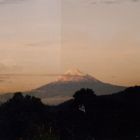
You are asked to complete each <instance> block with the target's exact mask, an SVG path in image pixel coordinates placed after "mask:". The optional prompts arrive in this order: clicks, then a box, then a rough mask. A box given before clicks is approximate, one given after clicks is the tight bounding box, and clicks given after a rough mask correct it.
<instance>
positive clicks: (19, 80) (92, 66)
mask: <svg viewBox="0 0 140 140" xmlns="http://www.w3.org/2000/svg"><path fill="white" fill-rule="evenodd" d="M139 26H140V1H139V0H0V93H2V92H9V91H17V90H30V89H32V88H36V87H39V86H40V85H44V84H47V83H49V82H51V81H53V80H55V79H56V77H57V76H58V75H60V74H63V73H64V72H65V71H67V70H69V69H73V68H78V69H80V70H81V71H83V72H85V73H89V74H91V75H93V76H94V77H96V78H97V79H100V80H102V81H104V82H109V83H113V84H117V85H124V86H133V85H140V74H139V72H140V28H139Z"/></svg>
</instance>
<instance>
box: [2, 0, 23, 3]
mask: <svg viewBox="0 0 140 140" xmlns="http://www.w3.org/2000/svg"><path fill="white" fill-rule="evenodd" d="M21 1H25V0H0V4H11V3H17V2H21Z"/></svg>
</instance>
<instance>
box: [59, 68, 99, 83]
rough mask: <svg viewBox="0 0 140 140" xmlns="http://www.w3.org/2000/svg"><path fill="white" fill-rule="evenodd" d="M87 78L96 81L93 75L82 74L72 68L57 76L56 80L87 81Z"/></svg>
mask: <svg viewBox="0 0 140 140" xmlns="http://www.w3.org/2000/svg"><path fill="white" fill-rule="evenodd" d="M87 80H92V81H93V80H94V81H98V80H97V79H95V78H94V77H92V76H90V75H88V74H84V73H83V72H81V71H80V70H78V69H72V70H68V71H67V72H65V73H64V74H63V75H61V76H60V77H58V79H57V82H79V81H87Z"/></svg>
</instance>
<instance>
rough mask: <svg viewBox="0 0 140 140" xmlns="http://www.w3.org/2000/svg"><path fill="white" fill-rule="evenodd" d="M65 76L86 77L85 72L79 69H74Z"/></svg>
mask: <svg viewBox="0 0 140 140" xmlns="http://www.w3.org/2000/svg"><path fill="white" fill-rule="evenodd" d="M64 75H70V76H84V75H85V74H84V73H83V72H81V71H80V70H79V69H72V70H68V71H67V72H65V74H64Z"/></svg>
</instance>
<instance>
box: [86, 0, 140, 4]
mask: <svg viewBox="0 0 140 140" xmlns="http://www.w3.org/2000/svg"><path fill="white" fill-rule="evenodd" d="M139 1H140V0H89V1H88V2H89V3H90V4H120V3H126V2H139Z"/></svg>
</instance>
